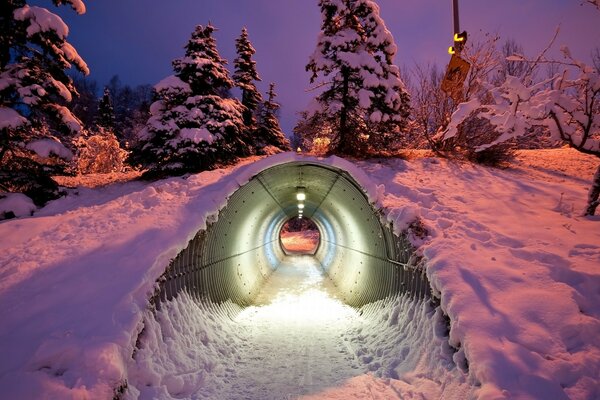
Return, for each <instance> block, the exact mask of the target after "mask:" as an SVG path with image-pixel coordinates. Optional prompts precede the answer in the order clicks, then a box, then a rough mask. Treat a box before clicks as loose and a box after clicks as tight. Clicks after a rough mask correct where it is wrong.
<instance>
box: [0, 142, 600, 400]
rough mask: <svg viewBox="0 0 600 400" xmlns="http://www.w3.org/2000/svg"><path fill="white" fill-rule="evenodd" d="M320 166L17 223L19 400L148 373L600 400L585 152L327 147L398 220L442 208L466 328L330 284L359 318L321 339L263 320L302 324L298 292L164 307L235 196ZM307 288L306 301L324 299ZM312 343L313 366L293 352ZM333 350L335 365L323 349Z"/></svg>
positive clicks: (110, 195) (208, 178)
mask: <svg viewBox="0 0 600 400" xmlns="http://www.w3.org/2000/svg"><path fill="white" fill-rule="evenodd" d="M527 154H529V155H532V157H530V156H527ZM307 159H308V158H307V157H304V156H302V155H296V154H290V153H286V154H281V155H277V156H273V157H269V158H266V159H263V160H256V159H249V160H246V161H244V162H242V163H240V164H239V165H237V166H235V167H231V168H227V169H221V170H214V171H207V172H203V173H201V174H197V175H191V176H189V177H187V178H171V179H166V180H162V181H158V182H154V183H143V182H129V183H119V184H115V185H109V186H106V187H102V188H95V189H91V188H84V187H81V188H78V189H75V190H71V191H70V195H69V196H67V197H66V198H62V199H59V200H57V201H54V202H52V203H50V204H48V205H47V206H46V207H45V208H43V209H41V210H38V211H36V212H35V214H34V216H33V217H26V218H19V219H14V220H8V221H3V222H1V223H0V238H1V240H0V321H1V323H0V354H1V357H0V393H2V397H3V398H7V399H37V398H45V399H82V398H90V399H112V398H113V396H114V394H115V393H114V391H115V388H118V387H120V386H122V385H124V384H125V382H128V383H130V387H129V390H128V391H127V392H126V394H125V395H126V396H128V397H129V398H135V397H136V393H140V394H141V395H142V396H146V398H148V396H150V397H151V396H152V395H153V393H155V394H157V393H160V395H158V394H157V398H167V399H168V398H193V396H194V395H195V394H197V395H198V396H200V394H206V396H205V398H214V399H223V398H224V397H223V396H221V394H219V393H220V392H219V390H223V392H222V393H224V394H226V393H232V396H234V398H236V397H235V396H238V395H239V397H237V398H243V395H241V394H240V393H242V392H241V391H242V390H246V389H247V391H248V393H259V394H260V393H261V385H262V383H264V382H267V383H269V384H270V385H271V384H272V385H273V386H271V387H272V388H273V390H272V394H273V396H274V397H271V398H280V397H277V396H279V394H280V393H283V392H282V391H280V389H281V390H283V389H284V387H290V388H291V390H288V392H287V393H291V396H292V398H293V396H296V395H306V396H313V398H333V399H335V398H339V399H345V398H352V396H354V397H355V398H382V399H393V398H415V399H421V398H424V399H427V400H430V399H439V398H443V399H444V400H447V399H456V400H463V399H465V398H467V399H468V398H478V399H481V400H490V399H494V400H496V399H528V400H530V399H558V400H560V399H573V400H593V399H598V398H600V381H599V378H598V377H599V376H600V290H599V288H600V269H599V265H600V229H599V226H600V225H599V224H600V217H598V216H596V217H582V216H581V213H582V211H583V209H584V207H585V200H586V198H587V189H588V188H589V186H590V183H591V177H592V174H593V171H594V168H595V167H596V165H597V160H596V159H594V158H593V157H591V158H589V157H588V158H586V157H584V156H581V155H580V154H578V153H576V152H574V151H571V150H565V149H559V150H551V151H534V152H523V153H521V155H520V158H519V160H518V161H517V162H516V163H515V165H514V166H513V167H511V168H509V169H505V170H500V169H490V168H485V167H481V166H474V165H469V164H461V163H455V162H450V161H448V160H443V159H437V158H431V157H418V158H416V159H413V160H411V161H404V160H399V159H385V160H379V161H369V162H366V161H365V162H355V163H350V162H346V161H344V160H341V159H339V158H335V157H334V158H327V159H324V160H322V162H324V163H326V164H328V165H332V166H337V167H340V168H342V169H345V170H347V171H348V172H349V173H350V174H351V175H352V176H353V177H354V178H355V179H356V180H357V181H358V182H359V184H360V185H361V186H363V187H364V189H365V191H366V193H367V196H368V198H369V200H370V201H371V202H372V203H373V204H374V206H375V207H376V208H380V209H382V213H383V215H384V218H386V219H388V220H389V221H393V222H394V226H395V227H396V228H402V227H405V226H406V225H407V224H408V223H410V222H411V221H412V220H413V219H414V218H415V217H419V218H420V219H421V220H422V221H423V223H424V225H425V227H426V228H427V231H428V233H429V236H428V237H427V238H426V239H425V240H422V241H420V242H418V241H415V242H414V244H416V245H419V246H420V247H419V251H420V252H421V253H422V255H423V256H424V257H425V259H426V261H427V274H428V277H429V279H430V281H431V283H432V286H433V289H434V291H435V292H436V294H439V295H441V309H442V310H443V311H444V312H445V313H446V314H448V315H449V317H450V320H451V326H450V328H451V329H450V332H449V337H441V334H442V333H443V329H442V328H443V327H442V326H440V323H439V320H440V318H439V315H438V314H437V313H439V311H433V310H430V309H428V308H427V307H428V306H426V305H416V304H414V303H412V302H410V301H407V300H406V299H402V298H398V299H390V300H387V301H382V302H379V303H376V304H373V305H370V306H367V307H366V308H365V309H363V310H362V315H360V313H359V315H358V316H357V315H356V313H354V311H352V310H350V309H347V308H345V307H344V306H343V305H341V304H339V303H336V300H335V299H334V298H329V299H327V297H324V296H325V293H329V292H328V291H327V290H326V289H322V294H319V295H318V296H316V295H315V297H314V298H313V297H311V300H310V301H315V300H317V299H320V300H323V301H324V302H325V304H326V306H319V307H315V308H316V310H315V312H316V311H326V310H333V309H337V310H339V314H336V317H335V318H338V317H339V319H336V320H335V321H336V323H332V324H324V323H323V322H322V321H321V320H319V318H321V317H320V316H319V317H318V318H317V316H318V315H319V314H314V315H313V314H308V315H305V314H302V315H303V318H304V317H306V318H309V317H310V318H313V317H315V318H316V321H314V323H315V324H317V325H318V324H323V328H322V330H319V329H316V330H315V331H313V333H314V335H317V336H316V337H311V336H310V335H308V334H307V333H305V335H304V336H302V338H304V339H306V341H304V342H302V341H301V340H300V339H301V337H299V336H298V342H299V343H302V345H305V346H306V347H301V345H298V346H297V347H294V346H292V344H291V343H292V342H293V341H292V338H294V336H293V335H294V333H293V332H292V331H293V329H291V328H290V329H289V330H284V329H283V327H284V326H285V324H286V323H290V324H294V323H296V322H295V321H288V322H285V319H283V320H282V321H280V323H279V325H277V324H272V321H273V320H271V322H269V319H268V318H267V317H266V316H264V317H262V316H261V315H262V314H261V312H262V310H264V311H265V314H264V315H268V316H269V318H275V320H276V319H277V316H278V315H279V316H281V317H287V316H286V314H285V313H283V315H282V313H278V312H276V310H277V307H279V306H277V304H278V303H275V305H269V304H265V305H263V306H260V307H258V306H257V307H252V308H248V309H246V310H244V312H243V313H241V314H240V313H239V312H240V311H241V310H240V309H239V308H237V307H234V306H233V305H231V304H230V305H229V306H228V308H227V312H225V311H224V310H225V309H224V308H216V307H214V306H213V305H210V304H197V303H195V302H193V301H191V299H189V298H186V296H180V297H179V298H178V300H177V301H175V302H173V303H172V304H171V305H170V306H168V307H165V308H164V309H163V311H161V313H159V314H158V315H157V319H158V321H156V320H154V319H153V318H151V317H150V315H149V313H148V311H147V304H148V298H149V296H151V294H152V293H153V290H154V284H155V281H156V279H157V278H158V277H159V276H160V275H161V274H162V272H163V271H164V269H165V267H166V266H167V265H168V263H169V260H170V259H171V258H173V257H174V256H176V255H177V254H178V253H179V252H180V251H181V250H182V249H183V248H184V247H185V246H186V245H187V243H188V241H189V240H190V239H191V238H192V237H194V235H195V234H196V232H198V230H200V229H203V228H205V226H206V224H205V221H206V219H207V218H210V217H211V216H214V215H216V213H218V210H219V209H221V208H222V207H223V206H224V205H225V204H226V199H227V197H228V196H229V195H231V194H232V193H233V192H234V191H235V190H236V189H237V188H238V187H239V186H240V185H243V184H244V183H245V182H247V181H248V179H250V178H251V177H252V176H253V175H254V174H256V173H258V172H260V171H261V170H263V169H265V168H268V167H269V166H272V165H276V164H280V163H283V162H288V161H295V160H307ZM282 271H283V270H282ZM292 275H293V274H292ZM305 278H306V282H305V285H309V282H311V279H313V280H315V279H316V278H311V275H310V274H308V275H307V276H306V277H305ZM273 279H275V277H274V278H273ZM298 279H300V278H298ZM302 279H304V278H302ZM313 283H314V285H315V289H316V287H319V284H318V282H313ZM273 290H274V289H273ZM306 290H307V291H309V290H312V289H309V288H308V286H307V287H306ZM289 294H290V295H293V293H289ZM295 295H296V296H297V298H296V299H295V300H293V301H291V298H289V297H288V300H290V301H291V303H290V304H288V306H289V307H292V308H294V307H297V306H298V305H299V304H300V303H301V302H302V301H304V300H308V299H304V300H303V295H302V293H301V292H300V293H296V294H295ZM319 296H321V297H319ZM276 298H278V297H276ZM281 298H282V299H283V298H284V297H281ZM295 302H297V303H295ZM280 305H281V304H280ZM259 310H261V311H259ZM304 311H305V310H304V309H303V312H304ZM326 315H329V314H328V313H327V314H326ZM253 318H254V320H253V321H256V325H254V323H252V324H251V323H250V321H252V319H253ZM144 321H145V322H146V329H145V334H144V335H143V336H142V340H141V342H140V343H141V347H142V348H141V349H140V350H138V351H137V353H136V357H135V359H132V354H133V353H134V349H135V346H136V340H137V339H138V334H139V333H140V330H141V328H142V326H143V322H144ZM259 321H260V323H259ZM298 323H299V322H298ZM261 324H262V325H261ZM269 324H271V325H269ZM344 324H347V325H346V327H345V328H342V326H343V325H344ZM248 325H252V327H249V326H248ZM223 327H228V328H226V329H224V328H223ZM267 328H268V329H271V328H272V329H271V330H272V331H273V332H271V334H270V336H267V337H265V336H264V335H263V336H261V334H262V333H264V331H266V330H267ZM276 328H277V329H276ZM279 329H281V330H279ZM303 329H304V328H303ZM344 329H345V331H344ZM284 331H285V332H284ZM295 334H298V333H297V332H296V333H295ZM276 335H278V337H276ZM281 336H283V337H281ZM259 338H260V340H259ZM276 338H277V339H279V341H277V340H275V339H276ZM271 339H273V340H271ZM144 343H145V345H146V346H147V347H144V346H145V345H144ZM200 343H201V344H202V345H200ZM278 344H279V345H280V346H278ZM320 344H324V345H325V348H326V349H325V350H323V349H322V348H321V347H320ZM449 344H450V345H452V346H454V347H456V348H459V350H458V351H457V352H456V353H452V352H451V351H450V350H449ZM152 346H154V347H153V348H154V349H155V351H154V352H149V351H148V349H150V348H152ZM300 348H302V349H303V350H302V351H301V352H300V353H299V354H303V356H302V357H298V360H294V359H292V357H289V356H288V354H290V353H289V352H290V351H297V350H298V349H300ZM278 351H281V352H280V353H279V352H278ZM311 352H312V353H311ZM253 354H254V355H255V356H256V357H258V358H257V359H252V357H253ZM311 354H313V355H315V356H314V357H313V356H311ZM317 355H318V356H319V358H317V357H316V356H317ZM260 357H263V358H262V359H260ZM321 357H322V358H321ZM328 357H333V359H334V360H336V361H335V363H334V364H331V363H330V362H323V363H322V364H319V363H318V362H317V360H319V359H321V360H326V359H328ZM313 361H314V362H315V363H317V364H316V365H315V364H310V363H311V362H313ZM243 363H248V364H247V365H251V366H252V367H248V366H247V365H244V364H243ZM259 365H263V368H262V369H258V368H259V367H258V366H259ZM281 365H285V366H286V369H287V367H288V366H290V371H291V373H290V374H289V375H286V372H284V369H283V367H277V366H281ZM308 365H312V368H313V369H312V370H311V371H308V370H307V369H306V368H307V366H308ZM292 367H293V368H292ZM354 367H356V368H354ZM252 369H253V370H252ZM317 371H318V372H317ZM282 376H283V377H287V378H285V382H284V383H282V382H278V381H277V380H276V379H279V378H281V377H282ZM253 379H256V380H253ZM259 379H260V380H259ZM311 379H312V381H311ZM238 380H239V382H238V384H239V383H240V382H246V383H248V385H247V386H246V387H245V388H242V387H239V386H237V387H236V386H235V385H236V381H238ZM311 382H312V386H311V385H309V384H310V383H311ZM148 384H149V385H150V386H147V385H148ZM470 390H474V392H473V393H472V394H471V393H470ZM365 393H368V394H365ZM440 393H441V394H440ZM211 396H212V397H211ZM260 396H263V394H260ZM269 396H270V395H265V396H263V397H259V398H269Z"/></svg>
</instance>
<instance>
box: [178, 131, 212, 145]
mask: <svg viewBox="0 0 600 400" xmlns="http://www.w3.org/2000/svg"><path fill="white" fill-rule="evenodd" d="M179 138H180V139H181V140H190V141H192V142H194V143H196V144H198V143H200V142H206V143H208V144H210V143H212V142H213V141H214V140H215V137H214V136H213V134H212V133H210V132H209V131H208V129H206V128H183V129H181V130H180V131H179ZM173 147H175V146H173Z"/></svg>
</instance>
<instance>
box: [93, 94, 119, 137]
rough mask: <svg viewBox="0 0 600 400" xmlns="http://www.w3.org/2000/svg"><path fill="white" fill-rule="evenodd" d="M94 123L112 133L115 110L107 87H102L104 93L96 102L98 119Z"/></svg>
mask: <svg viewBox="0 0 600 400" xmlns="http://www.w3.org/2000/svg"><path fill="white" fill-rule="evenodd" d="M96 125H98V126H100V127H102V128H104V129H105V130H109V131H111V132H113V133H114V129H115V110H114V108H113V103H112V98H111V95H110V90H109V89H108V87H105V88H104V94H103V95H102V98H101V99H100V102H99V103H98V121H97V122H96Z"/></svg>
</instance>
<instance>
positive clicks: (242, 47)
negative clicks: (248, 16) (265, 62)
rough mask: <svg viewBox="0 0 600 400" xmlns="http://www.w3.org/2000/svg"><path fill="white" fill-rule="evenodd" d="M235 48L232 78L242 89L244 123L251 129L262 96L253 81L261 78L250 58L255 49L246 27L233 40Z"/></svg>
mask: <svg viewBox="0 0 600 400" xmlns="http://www.w3.org/2000/svg"><path fill="white" fill-rule="evenodd" d="M235 48H236V51H237V57H236V59H235V60H234V63H233V64H234V67H235V72H234V73H233V80H234V82H235V85H236V86H237V87H239V88H240V89H241V90H242V105H244V107H246V110H244V114H243V115H244V124H245V125H246V127H247V128H248V130H252V129H253V128H254V125H255V123H256V120H255V115H256V113H257V110H258V106H259V105H260V104H261V103H262V101H263V98H262V96H261V94H260V92H259V91H258V89H257V88H256V84H255V83H254V82H260V80H261V79H260V77H259V76H258V72H257V71H256V61H254V60H253V59H252V56H253V55H254V54H255V53H256V50H255V49H254V47H253V46H252V43H250V39H249V38H248V30H247V29H246V28H243V29H242V34H241V35H240V37H239V38H238V39H237V40H236V41H235Z"/></svg>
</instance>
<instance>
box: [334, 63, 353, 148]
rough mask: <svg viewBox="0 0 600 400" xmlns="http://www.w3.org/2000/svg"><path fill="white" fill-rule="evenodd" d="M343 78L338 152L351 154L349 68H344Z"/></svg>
mask: <svg viewBox="0 0 600 400" xmlns="http://www.w3.org/2000/svg"><path fill="white" fill-rule="evenodd" d="M342 76H343V77H344V82H343V85H342V110H341V111H340V131H339V132H338V140H339V142H338V145H337V148H338V151H339V153H341V154H350V153H351V147H350V143H349V142H348V137H347V133H348V132H347V130H348V108H349V105H348V100H349V99H348V86H349V85H348V80H349V79H350V73H349V71H348V69H347V68H342Z"/></svg>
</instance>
